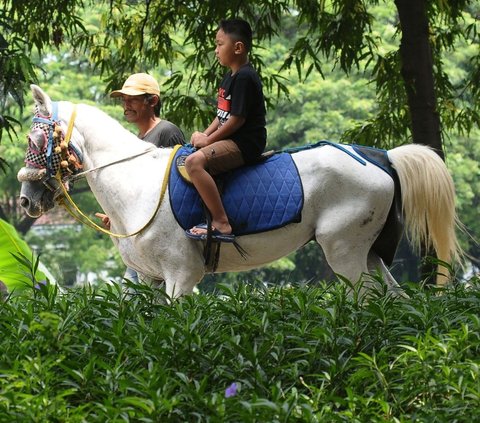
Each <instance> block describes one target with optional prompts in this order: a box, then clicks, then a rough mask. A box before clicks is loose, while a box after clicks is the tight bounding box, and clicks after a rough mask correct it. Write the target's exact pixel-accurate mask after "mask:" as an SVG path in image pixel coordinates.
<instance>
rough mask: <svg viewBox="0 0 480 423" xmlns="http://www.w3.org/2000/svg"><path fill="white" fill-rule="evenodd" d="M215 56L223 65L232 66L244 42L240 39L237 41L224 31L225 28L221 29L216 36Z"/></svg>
mask: <svg viewBox="0 0 480 423" xmlns="http://www.w3.org/2000/svg"><path fill="white" fill-rule="evenodd" d="M215 45H216V47H215V56H216V57H217V59H218V61H219V62H220V64H221V65H222V66H228V67H229V66H231V65H232V64H234V63H235V61H236V60H238V59H237V54H238V51H239V48H240V47H241V46H240V45H242V46H243V44H242V43H241V42H240V41H237V42H235V41H234V40H232V38H231V37H230V36H229V35H227V34H225V32H223V29H219V30H218V32H217V36H216V37H215Z"/></svg>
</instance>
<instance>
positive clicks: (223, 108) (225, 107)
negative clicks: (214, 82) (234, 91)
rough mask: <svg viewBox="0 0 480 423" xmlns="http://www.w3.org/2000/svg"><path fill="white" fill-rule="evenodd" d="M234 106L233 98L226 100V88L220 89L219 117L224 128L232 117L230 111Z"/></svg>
mask: <svg viewBox="0 0 480 423" xmlns="http://www.w3.org/2000/svg"><path fill="white" fill-rule="evenodd" d="M231 105H232V96H231V95H228V96H227V97H226V98H225V88H219V89H218V98H217V117H218V120H219V122H220V126H222V125H223V124H224V123H225V122H226V121H227V120H228V118H229V117H230V109H231Z"/></svg>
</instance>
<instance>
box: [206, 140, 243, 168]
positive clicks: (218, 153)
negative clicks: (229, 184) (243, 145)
mask: <svg viewBox="0 0 480 423" xmlns="http://www.w3.org/2000/svg"><path fill="white" fill-rule="evenodd" d="M200 151H201V152H202V153H203V155H204V156H205V158H206V159H207V170H208V172H209V173H210V174H211V175H219V174H220V173H224V172H227V171H229V170H232V169H236V168H237V167H240V166H243V165H244V164H245V161H244V160H243V156H242V153H241V151H240V149H239V148H238V146H237V144H235V142H234V141H232V140H222V141H217V142H214V143H213V144H211V145H207V146H206V147H203V148H201V149H200Z"/></svg>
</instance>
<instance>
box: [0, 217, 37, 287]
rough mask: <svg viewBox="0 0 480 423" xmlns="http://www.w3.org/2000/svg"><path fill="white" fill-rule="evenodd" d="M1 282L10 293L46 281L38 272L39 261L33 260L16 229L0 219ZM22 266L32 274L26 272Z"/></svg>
mask: <svg viewBox="0 0 480 423" xmlns="http://www.w3.org/2000/svg"><path fill="white" fill-rule="evenodd" d="M0 245H1V246H2V248H0V280H1V282H3V283H4V284H5V285H6V287H7V288H8V290H9V291H12V290H15V289H25V288H26V287H27V286H32V285H34V284H35V283H36V282H37V281H39V280H46V276H45V274H44V273H43V272H41V271H39V270H37V269H38V265H39V261H38V259H37V260H33V253H32V251H31V250H30V248H29V247H28V245H27V244H26V243H25V241H24V240H23V239H21V238H20V237H19V236H18V234H17V232H16V231H15V228H14V227H13V226H11V225H9V224H8V223H7V222H5V221H4V220H2V219H0ZM22 264H24V265H25V264H26V265H27V269H30V270H31V271H30V272H25V268H24V267H22Z"/></svg>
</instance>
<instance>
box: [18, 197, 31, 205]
mask: <svg viewBox="0 0 480 423" xmlns="http://www.w3.org/2000/svg"><path fill="white" fill-rule="evenodd" d="M28 203H29V201H28V198H27V197H20V205H21V206H22V207H23V208H27V206H28Z"/></svg>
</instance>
